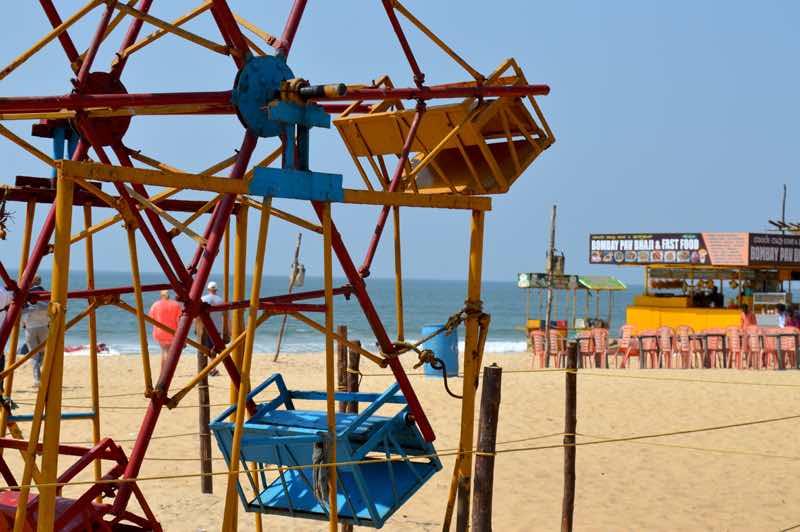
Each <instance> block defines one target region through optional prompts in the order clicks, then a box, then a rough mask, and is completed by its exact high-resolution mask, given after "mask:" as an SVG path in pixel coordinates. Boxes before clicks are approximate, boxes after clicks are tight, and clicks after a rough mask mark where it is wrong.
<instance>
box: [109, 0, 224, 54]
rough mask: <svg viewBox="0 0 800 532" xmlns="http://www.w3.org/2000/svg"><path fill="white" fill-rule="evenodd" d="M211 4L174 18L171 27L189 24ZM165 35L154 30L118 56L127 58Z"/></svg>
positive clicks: (202, 5) (204, 3) (206, 3)
mask: <svg viewBox="0 0 800 532" xmlns="http://www.w3.org/2000/svg"><path fill="white" fill-rule="evenodd" d="M212 4H213V2H212V0H206V1H205V2H203V3H202V4H200V5H199V6H197V7H196V8H194V9H192V10H191V11H189V12H188V13H186V14H184V15H182V16H180V17H178V18H176V19H175V20H173V21H172V26H174V27H176V28H177V27H180V26H183V25H184V24H185V23H187V22H189V21H190V20H192V19H193V18H195V17H197V16H198V15H200V14H202V13H204V12H205V11H208V10H209V9H210V8H211V5H212ZM166 34H167V30H164V29H159V30H156V31H154V32H153V33H151V34H150V35H147V36H146V37H143V38H141V39H139V40H138V41H136V42H135V43H133V44H132V45H130V46H128V47H127V48H125V50H123V51H122V53H121V54H120V55H121V56H122V57H128V56H129V55H131V54H132V53H133V52H135V51H137V50H140V49H142V48H144V47H145V46H147V45H148V44H150V43H152V42H154V41H156V40H158V39H160V38H161V37H163V36H164V35H166ZM117 61H118V59H117Z"/></svg>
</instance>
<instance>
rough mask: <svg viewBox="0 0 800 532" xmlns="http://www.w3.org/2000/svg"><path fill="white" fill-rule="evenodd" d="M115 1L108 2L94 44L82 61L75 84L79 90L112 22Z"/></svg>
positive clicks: (98, 25)
mask: <svg viewBox="0 0 800 532" xmlns="http://www.w3.org/2000/svg"><path fill="white" fill-rule="evenodd" d="M115 3H116V2H109V3H108V4H106V10H105V11H104V12H103V16H102V17H100V22H98V24H97V29H96V30H95V33H94V38H92V44H90V45H89V49H88V50H86V56H84V58H83V62H82V63H81V69H80V70H79V71H78V79H77V81H76V82H75V86H76V88H77V89H78V90H80V89H81V88H82V87H83V85H84V84H85V83H86V78H87V76H89V71H90V70H91V69H92V64H93V63H94V58H95V56H96V55H97V50H99V49H100V43H102V42H103V37H104V36H105V34H106V29H107V28H108V23H109V22H111V15H113V14H114V7H115V6H114V4H115Z"/></svg>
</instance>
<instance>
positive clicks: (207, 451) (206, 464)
mask: <svg viewBox="0 0 800 532" xmlns="http://www.w3.org/2000/svg"><path fill="white" fill-rule="evenodd" d="M205 367H206V355H205V353H203V352H202V351H200V350H199V349H198V350H197V372H198V373H200V372H202V371H203V370H204V369H205ZM197 395H198V400H199V402H200V407H199V408H198V410H197V414H198V418H197V423H198V430H199V432H200V472H201V473H203V476H202V477H200V493H214V479H213V478H212V477H211V432H210V430H209V428H208V424H209V422H210V421H211V407H210V404H211V396H210V394H209V392H208V376H207V375H206V376H203V378H202V379H200V384H198V385H197Z"/></svg>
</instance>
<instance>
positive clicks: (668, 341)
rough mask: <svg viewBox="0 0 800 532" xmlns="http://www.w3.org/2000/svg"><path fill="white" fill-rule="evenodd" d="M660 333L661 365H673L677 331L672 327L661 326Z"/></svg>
mask: <svg viewBox="0 0 800 532" xmlns="http://www.w3.org/2000/svg"><path fill="white" fill-rule="evenodd" d="M656 333H657V334H658V358H659V359H660V360H661V367H664V368H671V367H672V355H673V354H674V353H675V332H674V331H673V330H672V327H666V326H664V327H659V328H658V330H657V331H656Z"/></svg>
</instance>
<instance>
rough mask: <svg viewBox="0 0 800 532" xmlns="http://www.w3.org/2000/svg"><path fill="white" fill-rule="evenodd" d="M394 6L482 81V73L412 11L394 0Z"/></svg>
mask: <svg viewBox="0 0 800 532" xmlns="http://www.w3.org/2000/svg"><path fill="white" fill-rule="evenodd" d="M392 5H393V6H394V8H395V9H396V10H397V11H399V12H400V13H401V14H402V15H403V16H404V17H406V18H407V19H408V21H409V22H411V23H412V24H413V25H414V26H416V27H417V29H419V31H421V32H422V33H424V34H425V35H426V36H427V37H428V38H429V39H430V40H431V41H433V42H434V44H436V46H438V47H439V48H441V49H442V51H443V52H444V53H446V54H447V55H449V56H450V58H451V59H452V60H453V61H455V62H456V63H458V64H459V65H461V67H462V68H463V69H464V70H466V71H467V72H469V75H470V76H472V77H473V78H475V79H476V80H478V81H482V80H483V79H484V78H483V75H481V73H480V72H478V71H477V70H475V69H474V68H472V67H471V66H470V65H469V63H467V62H466V61H465V60H464V59H463V58H462V57H461V56H460V55H458V54H457V53H455V52H454V51H453V49H452V48H450V47H449V46H447V44H445V42H444V41H443V40H441V39H440V38H439V37H438V36H437V35H436V34H435V33H433V32H432V31H431V30H430V29H429V28H428V27H427V26H426V25H425V24H423V23H422V22H421V21H420V20H419V19H418V18H417V17H415V16H414V15H413V14H412V13H411V11H409V10H408V9H406V7H405V6H404V5H403V4H401V3H400V2H399V0H393V1H392Z"/></svg>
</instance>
